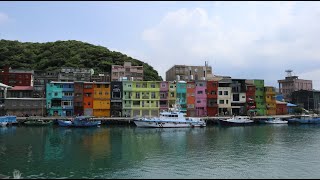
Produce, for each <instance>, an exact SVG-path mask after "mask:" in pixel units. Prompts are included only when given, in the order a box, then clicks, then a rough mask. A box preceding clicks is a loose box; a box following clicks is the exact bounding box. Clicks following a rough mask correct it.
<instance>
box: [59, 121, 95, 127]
mask: <svg viewBox="0 0 320 180" xmlns="http://www.w3.org/2000/svg"><path fill="white" fill-rule="evenodd" d="M58 124H59V126H63V127H97V126H99V125H101V121H69V120H58Z"/></svg>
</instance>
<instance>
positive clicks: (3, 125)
mask: <svg viewBox="0 0 320 180" xmlns="http://www.w3.org/2000/svg"><path fill="white" fill-rule="evenodd" d="M7 124H8V122H0V126H2V127H5V126H7Z"/></svg>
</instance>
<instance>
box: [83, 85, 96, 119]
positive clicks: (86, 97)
mask: <svg viewBox="0 0 320 180" xmlns="http://www.w3.org/2000/svg"><path fill="white" fill-rule="evenodd" d="M93 92H94V91H93V83H92V82H84V84H83V108H84V115H85V116H92V115H93Z"/></svg>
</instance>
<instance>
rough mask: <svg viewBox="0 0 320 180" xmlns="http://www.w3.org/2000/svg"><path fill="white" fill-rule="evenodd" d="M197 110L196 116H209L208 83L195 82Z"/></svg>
mask: <svg viewBox="0 0 320 180" xmlns="http://www.w3.org/2000/svg"><path fill="white" fill-rule="evenodd" d="M195 84H196V89H195V97H196V99H195V101H196V102H195V108H196V116H197V117H204V116H207V82H206V81H201V80H199V81H195Z"/></svg>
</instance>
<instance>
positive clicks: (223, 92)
mask: <svg viewBox="0 0 320 180" xmlns="http://www.w3.org/2000/svg"><path fill="white" fill-rule="evenodd" d="M231 83H232V80H231V78H223V79H221V80H219V87H218V106H219V115H231V114H232V110H231Z"/></svg>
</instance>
